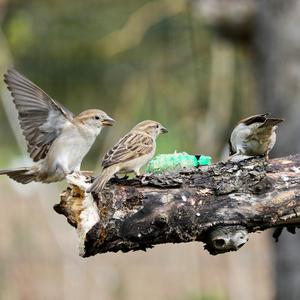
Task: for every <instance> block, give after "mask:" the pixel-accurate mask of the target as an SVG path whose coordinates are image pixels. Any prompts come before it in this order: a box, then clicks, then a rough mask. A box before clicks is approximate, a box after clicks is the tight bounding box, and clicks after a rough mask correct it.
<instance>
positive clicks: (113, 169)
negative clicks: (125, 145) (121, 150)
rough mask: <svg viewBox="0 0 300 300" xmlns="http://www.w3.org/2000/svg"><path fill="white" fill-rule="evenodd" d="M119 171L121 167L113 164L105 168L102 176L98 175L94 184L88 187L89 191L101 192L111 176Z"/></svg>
mask: <svg viewBox="0 0 300 300" xmlns="http://www.w3.org/2000/svg"><path fill="white" fill-rule="evenodd" d="M118 171H119V167H118V166H115V165H112V166H110V167H108V168H105V169H103V171H102V173H101V175H100V176H98V177H96V178H95V180H94V182H93V183H92V185H91V186H90V187H89V188H88V189H87V193H91V192H94V193H100V192H101V191H102V190H103V189H104V187H105V185H106V183H107V182H108V181H109V179H110V178H112V177H113V175H114V174H116V173H117V172H118Z"/></svg>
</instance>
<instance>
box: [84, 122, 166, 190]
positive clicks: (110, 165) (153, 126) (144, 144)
mask: <svg viewBox="0 0 300 300" xmlns="http://www.w3.org/2000/svg"><path fill="white" fill-rule="evenodd" d="M166 132H168V130H167V129H166V128H164V127H163V126H162V125H161V124H160V123H158V122H155V121H151V120H148V121H143V122H141V123H139V124H137V125H136V126H135V127H133V128H132V129H131V131H129V133H127V134H126V135H125V136H124V137H123V138H122V139H120V140H119V142H118V143H117V144H116V145H115V146H114V147H113V148H112V149H111V150H109V151H108V152H107V153H106V154H105V156H104V159H103V162H102V166H103V170H102V173H101V175H100V176H98V177H97V178H96V179H95V181H94V182H93V184H92V185H91V187H90V188H89V189H88V190H87V192H88V193H89V192H95V193H99V192H101V191H102V189H103V188H104V186H105V184H106V183H107V182H108V181H109V179H110V178H111V177H112V176H113V175H114V174H117V173H121V172H123V173H129V172H132V171H133V172H134V173H135V174H136V175H137V176H139V175H140V168H141V167H143V166H144V165H145V164H147V163H148V161H149V160H151V158H152V157H153V156H154V154H155V149H156V138H157V137H158V136H159V134H160V133H166Z"/></svg>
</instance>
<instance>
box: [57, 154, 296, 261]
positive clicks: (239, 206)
mask: <svg viewBox="0 0 300 300" xmlns="http://www.w3.org/2000/svg"><path fill="white" fill-rule="evenodd" d="M67 180H68V183H69V187H68V188H67V190H66V191H64V192H63V193H62V194H61V202H60V204H57V205H56V206H55V210H56V211H57V212H58V213H61V214H64V215H65V216H66V217H67V220H68V222H69V223H70V224H71V225H73V226H74V227H76V228H77V231H78V235H79V239H80V255H81V256H83V257H88V256H91V255H95V254H97V253H105V252H117V251H123V252H128V251H135V250H146V249H148V248H152V247H153V246H154V245H156V244H164V243H182V242H191V241H199V242H203V243H205V248H206V249H207V250H208V251H209V252H210V253H211V254H219V253H224V252H227V251H233V250H238V249H240V248H241V246H243V245H244V244H245V243H246V242H247V240H248V234H249V233H251V232H255V231H260V230H265V229H267V228H271V227H281V226H286V225H288V226H289V227H291V226H292V227H293V226H297V225H300V155H294V156H289V157H285V158H279V159H273V160H271V161H269V162H267V161H265V159H263V158H251V159H248V160H242V161H240V162H231V161H228V162H219V163H217V164H215V165H212V166H205V167H199V168H192V169H184V170H181V171H180V172H176V173H175V172H174V173H172V172H168V173H164V174H157V175H144V176H142V177H139V178H134V179H130V180H128V179H117V178H114V179H112V180H111V181H110V182H109V183H108V184H107V186H106V188H105V189H104V190H103V192H102V193H101V194H98V195H94V194H93V195H91V194H87V193H85V190H86V188H87V187H88V186H89V184H90V182H91V180H92V178H90V177H86V176H84V175H81V174H74V175H70V176H68V179H67Z"/></svg>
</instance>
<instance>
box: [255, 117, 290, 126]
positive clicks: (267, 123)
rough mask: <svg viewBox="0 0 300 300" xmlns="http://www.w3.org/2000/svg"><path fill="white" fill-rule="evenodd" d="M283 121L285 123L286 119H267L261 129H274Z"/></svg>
mask: <svg viewBox="0 0 300 300" xmlns="http://www.w3.org/2000/svg"><path fill="white" fill-rule="evenodd" d="M283 121H284V119H279V118H267V120H266V121H265V122H264V123H263V124H262V125H261V126H260V127H274V126H276V125H277V124H279V123H281V122H283Z"/></svg>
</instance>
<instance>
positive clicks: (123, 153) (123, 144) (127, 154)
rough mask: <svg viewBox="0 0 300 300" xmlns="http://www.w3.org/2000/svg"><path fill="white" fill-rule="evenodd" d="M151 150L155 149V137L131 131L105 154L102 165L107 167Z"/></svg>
mask: <svg viewBox="0 0 300 300" xmlns="http://www.w3.org/2000/svg"><path fill="white" fill-rule="evenodd" d="M151 151H153V139H152V138H151V137H150V136H149V135H146V134H143V133H141V132H129V133H128V134H127V135H125V136H124V137H123V138H122V139H121V140H120V141H119V142H118V143H117V144H116V145H115V146H114V147H113V148H112V149H111V150H109V151H108V152H107V153H106V154H105V156H104V159H103V161H102V166H103V167H104V168H107V167H109V166H111V165H114V164H117V163H120V162H125V161H129V160H132V159H135V158H138V157H140V156H143V155H146V154H149V153H150V152H151Z"/></svg>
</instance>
